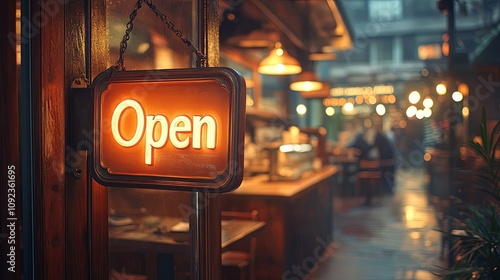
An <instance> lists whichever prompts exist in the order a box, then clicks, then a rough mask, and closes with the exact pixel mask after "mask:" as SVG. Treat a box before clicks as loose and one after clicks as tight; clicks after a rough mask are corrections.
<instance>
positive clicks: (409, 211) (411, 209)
mask: <svg viewBox="0 0 500 280" xmlns="http://www.w3.org/2000/svg"><path fill="white" fill-rule="evenodd" d="M404 211H405V219H406V221H412V220H414V219H415V206H412V205H407V206H405V207H404Z"/></svg>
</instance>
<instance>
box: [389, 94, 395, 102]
mask: <svg viewBox="0 0 500 280" xmlns="http://www.w3.org/2000/svg"><path fill="white" fill-rule="evenodd" d="M387 101H389V103H391V104H394V103H396V96H394V95H392V94H391V95H389V97H387Z"/></svg>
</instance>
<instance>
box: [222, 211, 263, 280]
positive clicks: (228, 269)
mask: <svg viewBox="0 0 500 280" xmlns="http://www.w3.org/2000/svg"><path fill="white" fill-rule="evenodd" d="M257 214H258V212H257V211H256V210H253V211H251V212H233V211H222V212H221V219H222V220H234V219H241V220H253V221H256V220H257ZM256 245H257V239H256V237H252V238H250V241H249V244H248V247H247V248H245V250H244V251H243V250H241V251H240V250H238V251H236V250H235V251H226V252H223V253H222V261H221V263H222V278H221V279H222V280H238V279H239V280H254V273H255V270H254V267H255V247H256Z"/></svg>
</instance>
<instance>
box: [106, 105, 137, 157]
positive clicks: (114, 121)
mask: <svg viewBox="0 0 500 280" xmlns="http://www.w3.org/2000/svg"><path fill="white" fill-rule="evenodd" d="M127 108H132V109H134V111H135V113H136V117H137V124H136V126H137V127H136V129H135V133H134V136H133V137H132V138H130V139H129V140H125V139H123V137H122V135H121V134H120V128H119V123H120V117H121V115H122V113H123V111H125V109H127ZM143 132H144V110H143V109H142V107H141V104H139V102H137V101H135V100H132V99H127V100H123V101H122V102H120V104H118V106H116V108H115V110H114V111H113V116H112V117H111V133H112V134H113V138H114V139H115V141H116V143H118V144H119V145H120V146H122V147H132V146H134V145H136V144H137V143H139V140H141V138H142V134H143Z"/></svg>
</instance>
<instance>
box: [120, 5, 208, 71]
mask: <svg viewBox="0 0 500 280" xmlns="http://www.w3.org/2000/svg"><path fill="white" fill-rule="evenodd" d="M143 2H144V3H145V4H146V5H148V7H149V9H150V10H151V11H153V12H154V13H155V14H156V16H157V17H158V18H159V19H160V20H161V21H162V22H163V23H164V24H165V25H167V27H168V28H169V29H170V30H172V31H173V32H174V33H175V35H176V36H177V37H179V39H181V40H182V42H184V44H186V45H187V46H188V47H189V49H190V50H191V51H192V52H194V53H195V54H196V56H197V57H198V60H196V67H198V68H200V67H205V63H206V61H207V57H206V56H205V55H204V54H203V53H202V52H201V51H200V50H198V48H196V46H195V45H194V44H193V43H192V42H191V41H190V40H189V39H188V38H186V37H182V31H180V30H179V29H176V28H175V26H174V24H173V23H172V22H171V21H170V20H169V19H168V17H167V16H166V15H165V14H163V13H162V12H161V11H160V10H158V8H156V6H155V5H154V4H153V3H152V2H151V0H137V3H136V4H135V6H134V10H133V11H132V13H130V17H129V18H130V20H129V22H127V25H126V26H127V29H126V30H125V35H123V38H122V41H121V42H120V56H119V58H118V61H117V62H116V64H115V69H116V70H119V71H120V70H125V62H124V61H125V59H124V57H123V55H124V53H125V50H126V49H127V41H128V40H129V39H130V33H131V32H132V29H133V28H134V19H135V17H136V16H137V11H138V10H139V9H140V8H141V7H142V3H143Z"/></svg>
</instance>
